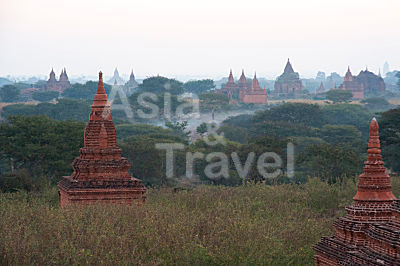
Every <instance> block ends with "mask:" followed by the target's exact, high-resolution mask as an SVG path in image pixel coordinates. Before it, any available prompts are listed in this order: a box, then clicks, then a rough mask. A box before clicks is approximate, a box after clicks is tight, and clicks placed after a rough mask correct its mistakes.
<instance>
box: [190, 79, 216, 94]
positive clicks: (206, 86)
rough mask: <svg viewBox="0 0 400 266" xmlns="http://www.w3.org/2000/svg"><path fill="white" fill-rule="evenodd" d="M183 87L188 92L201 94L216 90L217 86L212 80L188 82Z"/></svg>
mask: <svg viewBox="0 0 400 266" xmlns="http://www.w3.org/2000/svg"><path fill="white" fill-rule="evenodd" d="M183 87H184V90H185V91H186V92H193V93H197V94H200V93H204V92H207V91H209V90H211V89H214V88H215V84H214V81H213V80H212V79H202V80H191V81H188V82H186V83H185V84H184V85H183Z"/></svg>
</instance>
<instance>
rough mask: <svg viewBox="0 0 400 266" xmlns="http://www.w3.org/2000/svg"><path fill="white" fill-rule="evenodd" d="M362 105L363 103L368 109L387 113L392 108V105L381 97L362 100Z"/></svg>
mask: <svg viewBox="0 0 400 266" xmlns="http://www.w3.org/2000/svg"><path fill="white" fill-rule="evenodd" d="M361 103H363V104H364V105H365V107H367V108H368V109H371V110H374V111H382V110H383V111H386V110H388V109H389V108H390V107H391V105H390V103H389V102H388V101H387V100H386V99H385V98H381V97H372V98H367V99H364V100H362V101H361Z"/></svg>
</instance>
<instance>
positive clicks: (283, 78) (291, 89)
mask: <svg viewBox="0 0 400 266" xmlns="http://www.w3.org/2000/svg"><path fill="white" fill-rule="evenodd" d="M274 89H275V90H274V93H275V94H277V95H286V94H295V93H299V92H301V91H302V90H303V83H302V82H301V79H300V76H299V73H297V72H294V70H293V67H292V64H291V63H290V61H289V59H288V61H287V63H286V66H285V69H284V71H283V73H282V75H280V76H279V77H278V78H277V79H276V81H275V85H274Z"/></svg>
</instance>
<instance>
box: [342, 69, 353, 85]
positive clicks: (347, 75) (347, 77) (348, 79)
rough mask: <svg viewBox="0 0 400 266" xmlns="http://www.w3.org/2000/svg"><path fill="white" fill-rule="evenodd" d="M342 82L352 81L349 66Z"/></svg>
mask: <svg viewBox="0 0 400 266" xmlns="http://www.w3.org/2000/svg"><path fill="white" fill-rule="evenodd" d="M344 81H353V75H352V74H351V71H350V66H347V72H346V75H345V76H344Z"/></svg>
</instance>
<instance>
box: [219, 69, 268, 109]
mask: <svg viewBox="0 0 400 266" xmlns="http://www.w3.org/2000/svg"><path fill="white" fill-rule="evenodd" d="M215 92H217V93H223V94H226V95H228V97H229V102H230V103H234V102H236V103H237V101H239V102H242V103H254V104H266V103H267V91H266V90H265V88H264V89H262V88H261V87H260V85H259V83H258V79H257V77H256V75H254V78H253V81H252V85H251V87H250V86H249V84H248V83H247V78H246V76H245V75H244V70H242V74H241V75H240V78H239V80H238V83H237V84H236V83H235V79H234V78H233V75H232V70H231V71H230V73H229V77H228V82H227V83H226V84H225V85H224V86H223V87H222V88H221V89H220V90H219V91H215Z"/></svg>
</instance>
